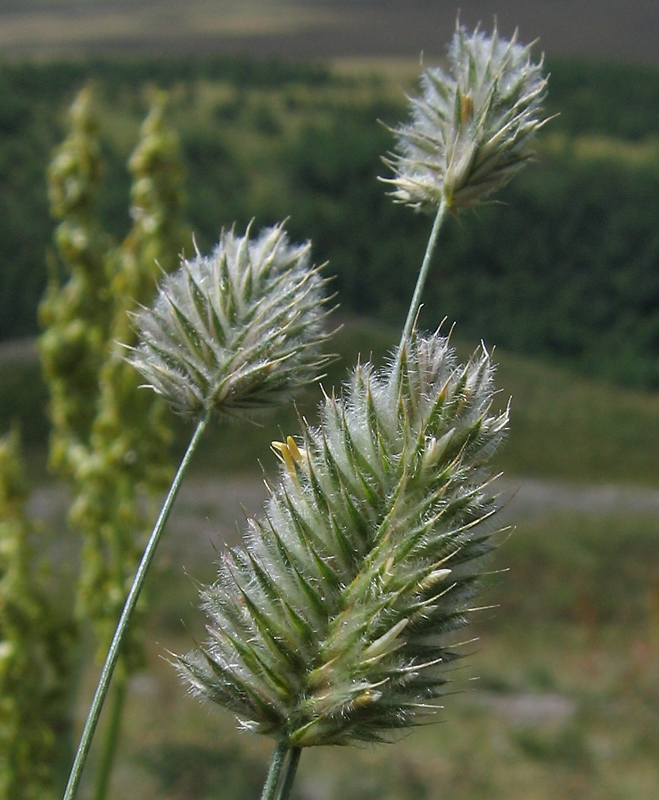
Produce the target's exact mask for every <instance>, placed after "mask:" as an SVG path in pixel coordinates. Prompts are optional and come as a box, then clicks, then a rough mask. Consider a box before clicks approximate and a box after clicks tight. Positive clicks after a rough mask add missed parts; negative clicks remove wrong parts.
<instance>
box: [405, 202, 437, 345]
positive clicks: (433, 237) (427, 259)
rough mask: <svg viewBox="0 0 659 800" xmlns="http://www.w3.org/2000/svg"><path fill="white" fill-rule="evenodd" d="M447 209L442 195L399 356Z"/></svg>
mask: <svg viewBox="0 0 659 800" xmlns="http://www.w3.org/2000/svg"><path fill="white" fill-rule="evenodd" d="M447 210H448V204H447V202H446V198H445V197H444V196H442V200H441V203H440V204H439V208H438V209H437V214H436V215H435V221H434V222H433V225H432V230H431V231H430V237H429V239H428V244H427V245H426V252H425V254H424V256H423V261H422V263H421V269H420V270H419V276H418V278H417V279H416V286H415V287H414V294H413V295H412V300H411V302H410V309H409V311H408V312H407V319H406V320H405V327H404V328H403V333H402V336H401V337H400V346H399V348H398V353H399V357H400V352H401V350H402V348H403V344H404V343H405V342H406V341H407V339H409V337H410V334H411V333H412V327H413V326H414V321H415V320H416V316H417V314H418V313H419V307H420V305H421V295H422V294H423V287H424V286H425V285H426V279H427V277H428V272H429V270H430V264H431V262H432V257H433V254H434V252H435V246H436V245H437V239H438V237H439V231H440V229H441V227H442V224H443V222H444V218H445V216H446V212H447Z"/></svg>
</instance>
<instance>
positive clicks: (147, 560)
mask: <svg viewBox="0 0 659 800" xmlns="http://www.w3.org/2000/svg"><path fill="white" fill-rule="evenodd" d="M209 419H210V411H207V412H206V413H205V414H204V416H203V417H201V419H200V420H199V422H198V423H197V427H196V429H195V432H194V434H193V436H192V439H191V440H190V444H189V445H188V449H187V450H186V452H185V455H184V456H183V459H182V460H181V464H180V466H179V468H178V470H177V472H176V475H175V476H174V480H173V481H172V485H171V487H170V489H169V492H168V493H167V496H166V498H165V502H164V504H163V506H162V509H161V511H160V515H159V517H158V519H157V521H156V524H155V526H154V528H153V531H152V532H151V536H150V537H149V541H148V542H147V545H146V547H145V549H144V554H143V556H142V560H141V561H140V564H139V566H138V568H137V572H136V573H135V577H134V578H133V583H132V585H131V587H130V591H129V593H128V597H127V598H126V603H125V605H124V609H123V611H122V613H121V617H120V619H119V622H118V624H117V629H116V631H115V633H114V636H113V638H112V642H111V644H110V648H109V650H108V654H107V657H106V659H105V664H104V665H103V669H102V671H101V677H100V678H99V681H98V686H97V687H96V692H95V694H94V698H93V700H92V703H91V706H90V709H89V714H88V715H87V721H86V723H85V727H84V729H83V732H82V736H81V738H80V744H79V745H78V750H77V752H76V756H75V759H74V761H73V766H72V768H71V773H70V775H69V781H68V783H67V786H66V790H65V792H64V800H72V798H74V797H75V795H76V792H77V790H78V786H79V784H80V779H81V778H82V772H83V769H84V766H85V762H86V760H87V756H88V754H89V750H90V748H91V743H92V739H93V737H94V733H95V731H96V726H97V724H98V720H99V717H100V715H101V710H102V708H103V703H104V702H105V698H106V696H107V693H108V689H109V688H110V681H111V680H112V674H113V672H114V669H115V667H116V665H117V660H118V659H119V654H120V652H121V644H122V642H123V639H124V636H125V634H126V630H127V628H128V624H129V622H130V619H131V617H132V615H133V612H134V610H135V606H136V605H137V600H138V598H139V595H140V592H141V590H142V586H143V584H144V579H145V578H146V573H147V572H148V569H149V566H150V564H151V561H152V559H153V555H154V553H155V551H156V547H157V546H158V542H159V541H160V537H161V535H162V532H163V530H164V528H165V524H166V522H167V519H168V518H169V514H170V512H171V510H172V506H173V505H174V500H175V499H176V495H177V494H178V491H179V489H180V487H181V483H182V482H183V477H184V475H185V473H186V471H187V469H188V466H189V464H190V460H191V459H192V455H193V453H194V451H195V450H196V448H197V445H198V444H199V440H200V439H201V437H202V434H203V432H204V430H205V429H206V426H207V425H208V421H209Z"/></svg>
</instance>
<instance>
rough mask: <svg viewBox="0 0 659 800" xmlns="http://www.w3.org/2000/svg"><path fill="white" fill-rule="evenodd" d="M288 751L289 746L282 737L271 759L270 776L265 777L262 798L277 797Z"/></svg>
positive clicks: (267, 799) (273, 798)
mask: <svg viewBox="0 0 659 800" xmlns="http://www.w3.org/2000/svg"><path fill="white" fill-rule="evenodd" d="M288 751H289V746H288V745H287V744H286V742H285V741H284V740H283V739H280V740H279V741H278V742H277V746H276V747H275V749H274V751H273V753H272V758H271V759H270V768H269V769H268V776H267V778H266V779H265V784H264V786H263V792H262V793H261V800H275V798H276V797H277V795H276V792H277V786H278V785H279V779H280V778H281V773H282V769H283V768H284V761H285V760H286V756H287V755H288Z"/></svg>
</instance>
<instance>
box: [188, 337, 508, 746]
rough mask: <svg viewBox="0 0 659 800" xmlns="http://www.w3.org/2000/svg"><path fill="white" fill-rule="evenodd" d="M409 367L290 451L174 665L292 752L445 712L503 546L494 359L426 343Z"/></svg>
mask: <svg viewBox="0 0 659 800" xmlns="http://www.w3.org/2000/svg"><path fill="white" fill-rule="evenodd" d="M394 363H398V364H399V365H400V367H399V369H391V368H389V367H387V368H385V369H383V370H381V371H379V370H376V369H374V368H373V367H372V366H371V365H370V364H368V363H366V364H362V365H360V366H359V367H357V368H356V369H355V371H354V373H353V375H352V378H351V380H350V383H349V384H348V386H347V387H346V390H345V392H344V394H343V395H342V396H341V397H338V398H337V397H329V396H326V397H325V399H324V401H323V404H322V405H321V409H320V423H319V425H318V426H315V427H305V428H304V429H303V431H302V436H301V437H300V438H299V439H298V440H297V441H295V440H294V439H293V438H292V437H288V438H287V439H286V442H285V443H282V442H278V443H275V444H274V449H275V452H276V453H277V455H278V456H279V457H280V458H281V461H282V466H281V471H280V480H279V483H278V485H276V486H275V487H274V489H273V490H272V493H271V496H270V498H269V500H268V501H267V503H266V506H265V509H264V512H263V515H262V516H260V517H257V518H255V519H251V520H250V521H249V524H248V530H247V534H246V541H245V546H244V547H238V548H235V549H233V550H232V551H230V552H229V553H228V554H226V555H225V556H224V557H223V558H222V560H221V562H220V565H219V571H218V578H217V582H216V583H215V584H214V585H212V586H209V587H207V588H205V589H204V590H203V593H202V597H203V606H204V608H205V610H206V612H207V614H208V618H209V623H208V632H209V638H208V641H207V643H206V644H205V645H204V646H202V647H201V648H200V649H199V650H196V651H193V652H192V653H190V654H189V655H187V656H183V657H178V658H177V659H176V664H177V667H178V668H179V670H180V672H181V674H182V675H183V677H184V678H185V680H186V681H187V682H188V684H189V686H190V687H191V691H192V692H193V693H194V694H196V695H199V696H201V697H203V698H206V699H208V700H211V701H213V702H215V703H218V704H220V705H222V706H224V707H226V708H228V709H230V710H232V711H233V712H234V713H235V714H236V716H237V717H238V718H239V720H240V721H241V722H242V724H243V725H244V726H245V727H246V728H248V729H249V730H252V731H255V732H258V733H263V734H268V735H272V736H276V737H277V738H283V739H285V740H286V741H288V742H289V743H290V744H292V745H296V746H311V745H321V744H346V743H349V742H352V741H355V740H363V741H364V740H365V741H381V740H386V739H388V738H390V737H391V735H392V734H395V732H396V731H399V730H400V729H404V728H407V727H409V726H413V725H416V724H419V723H420V722H421V721H422V720H423V719H425V718H426V717H427V715H428V714H431V713H434V712H435V710H436V705H435V703H436V700H437V698H438V697H439V696H440V695H441V694H442V691H443V688H444V685H445V683H446V682H447V680H448V675H447V669H446V667H447V665H448V664H449V663H450V662H451V661H453V660H454V659H455V658H456V653H455V651H454V648H453V647H452V645H451V643H452V634H453V632H454V631H455V630H456V629H458V628H460V627H461V626H462V625H464V624H465V623H466V617H467V616H468V611H469V609H470V608H471V601H472V597H473V595H474V592H475V587H476V585H477V583H478V580H479V577H480V576H481V574H482V570H483V559H484V557H485V556H486V555H487V553H488V552H489V551H490V550H491V549H492V547H493V541H492V538H491V535H492V529H491V526H490V525H489V523H488V522H487V520H488V519H489V517H490V516H491V514H492V513H493V511H494V510H495V508H496V498H495V496H494V495H493V494H492V490H491V488H490V485H489V480H488V475H487V471H486V466H485V464H486V462H487V460H488V457H489V456H490V454H491V453H492V451H493V450H494V448H495V447H496V445H497V444H498V443H499V441H500V440H501V438H502V436H503V434H504V430H505V427H506V423H507V415H506V413H505V412H504V413H503V414H497V413H493V412H492V411H491V409H490V403H491V400H492V393H493V389H492V373H493V367H492V364H491V363H490V358H489V356H488V354H487V353H485V352H482V351H479V352H478V353H476V354H475V355H474V357H473V358H472V360H471V361H470V362H469V363H468V364H467V365H463V366H460V365H458V364H457V363H456V361H455V355H454V352H453V350H452V348H450V347H449V346H448V343H447V341H446V339H445V338H443V337H442V336H439V335H435V336H430V337H418V336H417V335H416V334H414V335H413V337H412V339H411V340H408V341H407V342H406V344H405V349H404V357H402V358H400V359H396V360H395V361H394ZM449 432H452V435H451V436H448V435H447V434H448V433H449ZM437 442H444V444H442V446H441V447H439V448H438V447H437Z"/></svg>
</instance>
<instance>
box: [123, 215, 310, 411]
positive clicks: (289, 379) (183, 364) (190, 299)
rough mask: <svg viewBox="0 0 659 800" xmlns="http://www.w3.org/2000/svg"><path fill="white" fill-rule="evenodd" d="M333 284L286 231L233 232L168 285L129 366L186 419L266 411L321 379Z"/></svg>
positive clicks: (143, 326)
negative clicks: (326, 304)
mask: <svg viewBox="0 0 659 800" xmlns="http://www.w3.org/2000/svg"><path fill="white" fill-rule="evenodd" d="M324 282H325V281H324V279H323V278H322V277H321V276H320V274H319V272H318V269H317V268H312V267H311V266H310V244H309V243H308V242H307V243H306V244H302V245H295V244H291V243H290V242H289V241H288V237H287V235H286V233H285V231H284V228H283V225H277V226H274V227H271V228H266V229H264V230H263V231H262V232H261V233H260V234H259V235H258V236H257V237H256V238H253V239H250V231H249V229H248V230H247V232H246V233H245V235H244V236H238V235H236V233H235V232H234V231H233V230H231V231H229V232H224V233H223V234H222V236H221V238H220V242H219V244H218V245H217V246H216V248H215V250H214V251H213V253H212V255H210V256H208V257H204V256H201V255H199V254H197V257H196V258H194V259H192V260H184V261H183V262H182V264H181V267H180V269H179V270H178V271H177V272H175V273H174V274H173V275H171V276H168V277H165V279H164V280H163V282H162V286H161V288H160V292H159V295H158V298H157V300H156V302H155V304H154V306H153V308H152V309H146V310H144V311H143V312H142V313H141V314H140V315H139V317H138V326H139V339H140V345H139V346H138V347H137V348H136V349H135V350H133V352H132V354H131V357H130V361H131V362H132V363H133V364H134V366H135V367H137V369H138V370H139V371H140V372H141V373H142V375H143V376H144V377H145V378H146V380H147V382H148V384H149V385H150V386H151V387H152V388H153V389H154V390H155V391H156V392H158V393H159V394H161V395H163V396H164V397H165V398H166V399H167V400H169V402H170V403H171V404H172V405H173V407H174V408H175V409H176V410H177V411H179V412H182V413H188V414H192V415H195V416H201V415H202V414H203V413H204V412H206V411H208V410H211V409H216V410H219V411H224V412H236V411H250V410H258V409H262V408H267V407H269V406H272V405H276V404H277V403H280V402H282V400H285V399H287V398H288V397H290V395H291V394H292V393H293V391H294V390H295V389H297V388H299V387H300V386H301V385H304V384H306V383H309V382H310V381H312V380H314V379H315V378H317V377H318V370H319V368H320V366H321V365H322V364H323V363H324V361H325V359H324V358H323V357H321V356H320V355H319V348H320V345H321V343H322V342H323V341H324V340H325V338H326V334H325V332H324V317H325V312H324V309H323V300H324V298H323V292H322V289H323V285H324Z"/></svg>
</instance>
